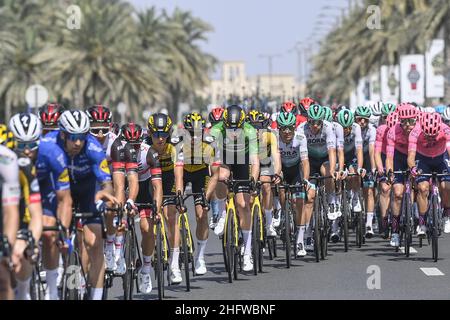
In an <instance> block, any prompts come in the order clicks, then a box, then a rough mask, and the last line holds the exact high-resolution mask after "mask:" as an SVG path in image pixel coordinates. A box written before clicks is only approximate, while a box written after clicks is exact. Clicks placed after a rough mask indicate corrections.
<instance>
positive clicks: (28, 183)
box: [20, 159, 43, 241]
mask: <svg viewBox="0 0 450 320" xmlns="http://www.w3.org/2000/svg"><path fill="white" fill-rule="evenodd" d="M25 161H27V162H28V163H26V164H23V165H21V166H20V183H21V184H22V188H26V189H27V190H28V192H26V193H24V194H25V195H27V194H28V199H26V200H25V203H26V204H28V211H29V213H30V223H29V224H28V230H30V231H31V233H32V235H33V238H34V240H35V241H39V239H40V238H41V234H42V224H43V221H42V204H41V192H40V189H39V182H38V180H37V178H36V168H35V167H34V166H33V165H32V164H31V161H30V160H29V159H26V160H25ZM22 190H23V189H22Z"/></svg>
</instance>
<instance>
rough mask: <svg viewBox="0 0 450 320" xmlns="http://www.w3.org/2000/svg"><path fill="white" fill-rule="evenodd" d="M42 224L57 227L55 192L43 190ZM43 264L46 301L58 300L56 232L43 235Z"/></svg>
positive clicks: (47, 232)
mask: <svg viewBox="0 0 450 320" xmlns="http://www.w3.org/2000/svg"><path fill="white" fill-rule="evenodd" d="M41 196H42V209H43V216H42V219H43V220H42V222H43V226H44V227H53V226H55V225H56V210H57V200H56V194H55V192H54V191H52V190H50V189H47V188H42V189H41ZM42 264H43V267H44V271H45V272H46V282H47V288H48V290H47V295H46V297H45V298H46V299H50V300H57V299H58V287H57V278H58V264H59V248H58V246H57V244H56V232H55V231H46V232H43V233H42Z"/></svg>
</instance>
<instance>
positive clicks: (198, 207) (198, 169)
mask: <svg viewBox="0 0 450 320" xmlns="http://www.w3.org/2000/svg"><path fill="white" fill-rule="evenodd" d="M183 129H184V130H182V132H180V133H182V134H178V139H180V143H179V145H180V148H181V152H182V154H183V159H184V166H183V169H184V175H183V184H184V187H186V185H187V184H188V183H191V185H192V192H193V193H201V192H202V190H203V189H204V190H205V196H206V199H205V200H206V201H208V200H209V199H210V197H211V194H212V192H213V190H214V189H215V188H214V186H213V187H211V182H213V183H214V185H216V184H217V180H218V170H214V169H213V168H214V167H218V166H219V163H218V162H216V159H215V151H214V147H213V146H212V145H211V143H212V142H213V139H212V137H211V136H209V135H208V134H206V133H205V131H204V130H205V120H204V119H203V117H202V116H201V115H200V114H199V113H197V112H192V113H190V114H187V115H186V116H185V117H184V119H183ZM210 171H212V172H214V173H215V174H214V176H213V177H211V176H210ZM202 201H203V200H202V196H198V195H197V196H195V197H194V204H195V217H196V222H197V229H196V236H197V248H196V252H195V256H194V260H195V261H194V267H195V273H196V274H198V275H204V274H205V273H206V272H207V269H206V262H205V257H204V253H205V249H206V244H207V241H208V236H209V233H208V211H207V204H206V203H203V202H202Z"/></svg>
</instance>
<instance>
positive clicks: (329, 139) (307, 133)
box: [294, 121, 336, 159]
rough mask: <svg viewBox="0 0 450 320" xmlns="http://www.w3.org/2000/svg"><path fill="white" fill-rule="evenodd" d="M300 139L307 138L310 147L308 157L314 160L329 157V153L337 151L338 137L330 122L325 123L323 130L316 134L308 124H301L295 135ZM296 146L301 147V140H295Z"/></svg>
mask: <svg viewBox="0 0 450 320" xmlns="http://www.w3.org/2000/svg"><path fill="white" fill-rule="evenodd" d="M295 134H296V135H298V138H300V137H303V136H304V137H306V141H307V145H308V157H309V158H314V159H321V158H326V157H328V151H329V150H331V149H336V135H335V133H334V131H333V124H331V123H330V122H328V121H323V125H322V129H321V130H320V131H319V132H318V133H317V134H314V133H313V132H312V131H311V128H310V127H309V124H308V122H304V123H302V124H300V125H299V126H298V128H297V131H296V133H295ZM296 140H297V142H294V146H300V144H296V143H299V142H300V141H301V139H295V138H294V141H296Z"/></svg>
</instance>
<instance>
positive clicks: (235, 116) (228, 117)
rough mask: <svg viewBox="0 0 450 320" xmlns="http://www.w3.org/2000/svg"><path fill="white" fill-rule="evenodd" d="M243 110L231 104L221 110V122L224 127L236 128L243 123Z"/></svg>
mask: <svg viewBox="0 0 450 320" xmlns="http://www.w3.org/2000/svg"><path fill="white" fill-rule="evenodd" d="M244 122H245V112H244V110H242V108H241V107H240V106H238V105H232V106H229V107H228V108H226V109H225V111H224V112H223V123H224V125H225V127H226V128H229V129H238V128H241V127H242V126H243V125H244Z"/></svg>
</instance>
